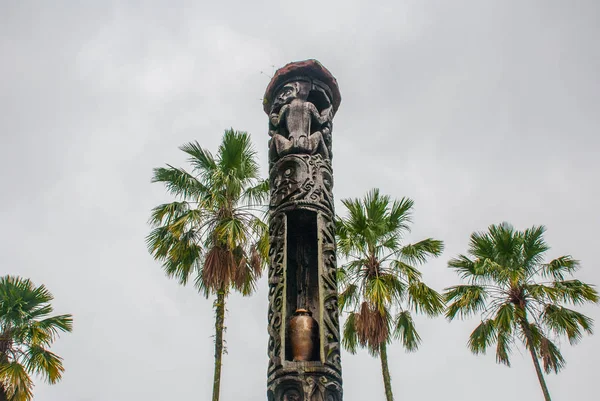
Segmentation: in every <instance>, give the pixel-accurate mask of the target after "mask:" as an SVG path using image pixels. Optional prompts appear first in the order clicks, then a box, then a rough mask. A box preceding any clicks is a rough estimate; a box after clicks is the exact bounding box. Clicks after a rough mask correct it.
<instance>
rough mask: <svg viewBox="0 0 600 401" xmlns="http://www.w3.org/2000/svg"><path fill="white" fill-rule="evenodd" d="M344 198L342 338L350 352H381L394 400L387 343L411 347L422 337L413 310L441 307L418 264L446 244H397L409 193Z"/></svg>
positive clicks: (431, 311) (340, 227)
mask: <svg viewBox="0 0 600 401" xmlns="http://www.w3.org/2000/svg"><path fill="white" fill-rule="evenodd" d="M342 203H343V204H344V206H346V208H347V209H348V213H349V214H348V216H347V217H345V218H343V219H339V218H338V221H337V237H338V238H337V241H338V250H339V252H340V254H341V255H342V256H344V257H345V258H346V259H347V260H348V262H347V263H346V264H345V265H343V266H342V267H341V268H340V269H339V270H338V272H339V275H338V281H339V286H340V295H339V306H340V310H342V311H343V310H345V309H347V310H349V314H348V318H347V320H346V322H345V324H344V329H343V339H342V343H343V345H344V346H345V347H346V349H348V351H349V352H350V353H352V354H354V353H355V352H356V349H357V347H358V346H361V347H366V348H367V349H368V350H369V352H370V353H371V354H372V355H373V356H377V355H379V357H380V359H381V370H382V374H383V382H384V386H385V394H386V398H387V401H392V400H393V395H392V386H391V379H390V372H389V368H388V358H387V345H388V344H390V343H391V341H392V336H393V337H395V338H396V339H400V340H401V341H402V344H403V345H404V348H405V349H406V350H407V351H415V350H416V349H417V348H418V346H419V344H420V342H421V337H420V336H419V333H418V332H417V330H416V328H415V325H414V322H413V318H412V316H411V311H414V312H417V313H424V314H426V315H429V316H435V315H438V314H439V313H441V312H443V310H444V303H443V299H442V296H441V295H440V294H438V293H437V292H436V291H434V290H433V289H431V288H430V287H428V286H427V285H425V283H423V281H421V273H420V272H419V270H418V269H417V268H416V266H417V265H420V264H422V263H424V262H425V261H426V260H427V258H428V257H430V256H439V255H440V254H441V253H442V250H443V247H444V246H443V243H442V241H438V240H435V239H432V238H427V239H424V240H422V241H420V242H417V243H414V244H407V245H402V244H401V241H402V239H403V236H404V234H405V233H407V232H408V231H410V228H409V223H410V222H411V209H412V207H413V201H412V200H410V199H408V198H402V199H400V200H394V201H392V200H391V199H390V197H389V196H386V195H380V193H379V190H378V189H373V190H371V191H370V192H368V193H367V194H366V196H365V197H364V198H362V199H344V200H342Z"/></svg>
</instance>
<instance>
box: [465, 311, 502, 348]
mask: <svg viewBox="0 0 600 401" xmlns="http://www.w3.org/2000/svg"><path fill="white" fill-rule="evenodd" d="M497 339H498V330H497V328H496V322H495V321H494V320H493V319H488V320H484V321H482V322H481V323H480V324H479V326H477V327H476V328H475V330H473V332H472V333H471V336H470V337H469V342H468V346H469V349H470V350H471V352H473V353H474V354H483V353H485V352H486V351H487V348H488V347H489V346H490V345H492V344H493V343H495V342H496V341H497Z"/></svg>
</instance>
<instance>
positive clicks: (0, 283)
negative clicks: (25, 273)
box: [0, 276, 73, 401]
mask: <svg viewBox="0 0 600 401" xmlns="http://www.w3.org/2000/svg"><path fill="white" fill-rule="evenodd" d="M53 299H54V297H53V296H52V294H50V292H49V291H48V290H47V289H46V287H45V286H44V285H40V286H39V287H36V286H35V285H33V283H32V282H31V281H30V280H28V279H23V278H20V277H16V276H4V277H0V401H29V400H32V399H33V380H32V379H31V375H33V374H38V375H40V376H42V377H43V378H44V379H45V380H46V382H48V383H50V384H54V383H56V382H58V381H59V380H60V379H61V377H62V373H63V372H64V368H63V365H62V358H61V357H60V356H58V355H56V354H54V353H52V352H51V351H50V350H49V349H48V348H49V347H50V345H52V343H53V342H54V340H56V338H57V337H58V335H59V333H60V332H70V331H72V329H73V318H72V316H71V315H57V316H50V314H51V313H52V311H53V309H52V305H50V301H52V300H53Z"/></svg>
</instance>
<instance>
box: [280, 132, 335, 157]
mask: <svg viewBox="0 0 600 401" xmlns="http://www.w3.org/2000/svg"><path fill="white" fill-rule="evenodd" d="M270 147H271V153H275V155H276V156H278V157H283V156H285V155H288V154H291V153H300V154H320V155H321V156H322V157H323V159H326V160H327V159H329V150H327V145H326V144H325V140H324V139H323V134H321V132H320V131H317V132H315V133H313V134H311V135H310V136H308V137H307V136H306V135H300V136H298V137H292V138H291V139H288V138H286V137H284V136H283V135H280V134H274V135H273V138H272V139H271V145H270ZM273 151H274V152H273Z"/></svg>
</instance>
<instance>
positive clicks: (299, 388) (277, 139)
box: [265, 60, 342, 401]
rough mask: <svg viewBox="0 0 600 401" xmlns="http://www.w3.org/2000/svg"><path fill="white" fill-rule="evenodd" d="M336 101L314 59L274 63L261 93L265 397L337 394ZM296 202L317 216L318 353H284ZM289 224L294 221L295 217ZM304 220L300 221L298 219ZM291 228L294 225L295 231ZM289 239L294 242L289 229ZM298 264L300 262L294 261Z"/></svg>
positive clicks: (315, 400)
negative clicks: (265, 142) (265, 132)
mask: <svg viewBox="0 0 600 401" xmlns="http://www.w3.org/2000/svg"><path fill="white" fill-rule="evenodd" d="M339 103H340V95H339V90H338V88H337V83H336V81H335V78H333V76H331V74H330V73H329V72H328V71H327V70H325V69H324V67H322V66H321V65H320V64H319V63H318V62H316V61H314V60H308V61H304V62H298V63H291V64H288V65H286V66H285V67H283V68H281V69H280V70H278V71H277V72H276V74H275V76H274V77H273V79H272V81H271V83H270V84H269V87H268V88H267V92H266V94H265V112H266V113H267V115H268V116H269V136H270V140H269V170H270V171H269V176H270V186H271V200H270V204H269V207H270V220H269V233H270V250H269V274H268V281H269V309H268V333H269V345H268V356H269V366H268V371H267V375H268V390H267V394H268V399H269V401H342V378H341V362H340V333H339V318H338V304H337V302H338V298H337V284H336V269H337V264H336V250H335V249H336V248H335V223H334V216H335V212H334V201H333V193H332V189H333V171H332V168H331V157H332V152H331V142H332V137H331V134H332V120H333V117H334V115H335V112H336V111H337V108H338V106H339ZM298 210H306V211H310V212H312V214H310V215H311V216H316V217H315V218H316V227H317V228H316V230H317V235H316V238H317V239H316V240H315V243H314V246H313V248H314V249H317V248H318V249H319V250H320V252H319V253H318V256H317V258H318V267H317V266H309V267H308V268H310V269H315V268H317V269H319V270H318V271H319V274H320V275H319V288H318V298H319V299H321V303H320V305H322V306H321V307H320V308H321V309H322V310H320V311H319V313H317V314H315V319H317V320H319V325H320V330H321V331H320V333H321V336H322V337H321V338H322V339H323V341H322V342H323V344H320V347H322V348H321V353H320V355H321V358H320V359H319V360H309V361H299V362H296V360H295V359H294V361H292V360H290V359H286V358H287V357H286V356H285V352H286V351H285V347H284V342H285V341H287V340H286V337H285V335H284V331H285V330H286V324H288V320H289V318H290V316H291V315H290V312H293V311H286V310H285V308H286V283H285V280H286V269H287V266H286V263H288V261H287V258H288V256H287V254H286V252H288V251H287V250H286V249H287V248H286V247H288V245H287V243H286V241H287V236H288V230H289V227H288V218H287V215H286V213H288V212H294V211H298ZM292 224H293V223H292ZM298 227H303V226H298ZM292 232H293V231H292ZM290 238H292V239H291V240H290V241H292V242H294V238H295V236H294V235H292V237H290ZM298 269H299V268H298Z"/></svg>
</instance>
